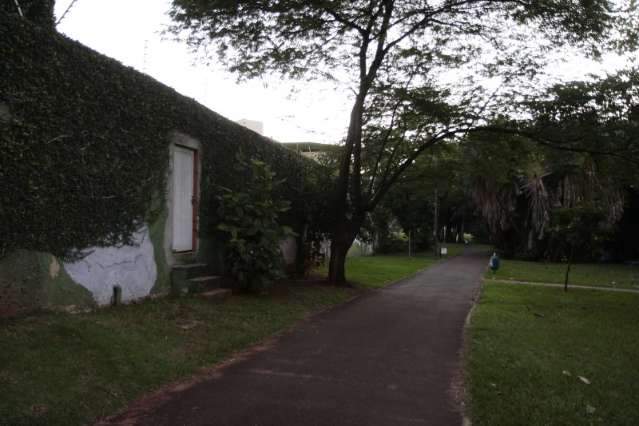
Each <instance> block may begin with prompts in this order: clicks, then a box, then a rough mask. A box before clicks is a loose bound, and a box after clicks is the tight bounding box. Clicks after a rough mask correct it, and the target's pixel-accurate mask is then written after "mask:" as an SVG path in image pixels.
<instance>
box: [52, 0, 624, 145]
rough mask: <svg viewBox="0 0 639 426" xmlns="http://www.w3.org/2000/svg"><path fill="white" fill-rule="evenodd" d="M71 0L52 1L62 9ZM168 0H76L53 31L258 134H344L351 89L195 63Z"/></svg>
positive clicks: (300, 138) (610, 60) (572, 75)
mask: <svg viewBox="0 0 639 426" xmlns="http://www.w3.org/2000/svg"><path fill="white" fill-rule="evenodd" d="M70 3H71V0H58V1H57V2H56V15H57V16H61V15H62V13H64V11H65V10H66V8H67V7H68V5H69V4H70ZM170 5H171V1H170V0H136V1H131V0H109V1H104V0H77V3H76V4H75V5H74V7H73V9H72V10H71V11H70V13H69V14H68V15H67V16H66V18H65V19H64V21H62V23H61V24H60V25H59V26H58V30H59V31H60V32H62V33H64V34H66V35H67V36H69V37H71V38H73V39H75V40H78V41H79V42H81V43H82V44H84V45H86V46H89V47H91V48H93V49H95V50H97V51H98V52H101V53H103V54H105V55H107V56H110V57H112V58H115V59H117V60H119V61H120V62H122V63H123V64H125V65H128V66H131V67H133V68H135V69H137V70H139V71H142V72H145V73H146V74H149V75H150V76H152V77H153V78H155V79H157V80H159V81H160V82H162V83H164V84H166V85H168V86H171V87H173V88H174V89H175V90H177V91H178V92H180V93H182V94H184V95H186V96H189V97H192V98H195V99H196V100H197V101H198V102H200V103H201V104H203V105H205V106H206V107H208V108H210V109H212V110H213V111H215V112H218V113H220V114H222V115H224V116H225V117H227V118H229V119H231V120H239V119H242V118H245V119H249V120H257V121H262V122H263V123H264V133H265V135H266V136H269V137H272V138H273V139H275V140H278V141H281V142H322V143H336V142H338V141H340V140H341V139H342V138H343V137H344V136H345V134H346V128H347V125H348V118H349V113H350V106H351V103H352V97H353V95H352V93H351V92H349V91H346V90H341V91H340V90H336V89H335V84H334V83H330V82H320V81H315V82H310V83H308V82H294V83H291V82H287V81H282V80H280V79H276V78H267V79H264V80H261V81H256V80H254V81H249V82H243V83H237V82H236V77H235V76H233V75H231V74H229V73H227V72H225V71H223V70H222V69H221V67H220V66H215V65H213V66H206V65H204V64H200V63H197V62H196V58H195V55H193V54H191V53H190V52H189V50H188V48H187V46H186V45H185V44H181V43H177V42H174V41H170V40H166V39H163V37H162V36H161V35H160V32H161V31H162V30H163V29H164V28H165V27H166V25H167V24H168V23H169V22H170V19H169V17H168V16H167V15H166V12H167V11H168V10H169V8H170ZM566 57H567V59H566V60H565V61H564V62H563V63H562V62H560V61H557V63H556V64H555V65H554V67H556V68H555V69H553V73H554V74H555V75H556V76H557V77H559V78H560V79H562V80H570V79H580V78H583V77H584V76H585V75H587V74H589V73H597V74H602V73H603V71H604V70H614V69H619V68H620V67H622V66H623V65H624V64H626V61H625V60H624V59H622V58H617V57H614V56H606V57H605V58H604V60H603V61H602V62H601V63H595V62H594V61H589V60H584V59H580V58H577V57H571V56H570V55H566Z"/></svg>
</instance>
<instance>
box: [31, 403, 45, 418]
mask: <svg viewBox="0 0 639 426" xmlns="http://www.w3.org/2000/svg"><path fill="white" fill-rule="evenodd" d="M47 411H49V407H48V406H47V405H45V404H34V405H32V406H31V412H32V413H33V414H35V415H36V416H41V415H43V414H46V413H47Z"/></svg>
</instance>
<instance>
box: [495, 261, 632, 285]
mask: <svg viewBox="0 0 639 426" xmlns="http://www.w3.org/2000/svg"><path fill="white" fill-rule="evenodd" d="M565 273H566V264H563V263H542V262H526V261H521V260H503V261H502V262H501V267H500V269H499V270H498V271H497V273H496V274H493V273H492V272H491V271H487V272H486V278H488V279H493V278H494V279H498V280H517V281H531V282H543V283H558V284H563V283H564V276H565ZM568 284H569V285H570V284H578V285H589V286H599V287H618V288H631V289H639V266H636V265H635V266H633V265H621V264H592V263H588V264H575V265H572V267H571V269H570V277H569V281H568Z"/></svg>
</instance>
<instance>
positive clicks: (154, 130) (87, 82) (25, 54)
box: [0, 13, 324, 257]
mask: <svg viewBox="0 0 639 426" xmlns="http://www.w3.org/2000/svg"><path fill="white" fill-rule="evenodd" d="M0 57H2V61H0V75H2V76H4V77H6V78H4V77H3V78H2V79H0V152H2V155H1V156H0V187H1V188H2V191H0V235H2V238H1V239H0V257H2V256H3V255H5V254H7V253H9V252H11V251H13V250H15V249H19V248H21V249H28V250H37V251H45V252H50V253H53V254H55V255H57V256H61V257H73V256H74V255H76V254H77V250H81V249H84V248H86V247H91V246H110V245H117V244H125V243H128V242H130V236H131V235H132V233H133V232H134V231H136V230H137V228H138V227H139V226H140V224H141V223H143V222H145V221H147V222H149V221H153V220H154V219H155V217H156V214H157V212H159V211H160V210H161V209H163V208H164V191H165V177H166V174H167V167H168V153H169V149H168V148H169V144H170V143H171V140H172V135H173V133H174V132H181V133H184V134H187V135H189V136H191V137H193V138H196V139H197V140H199V141H200V142H201V143H202V153H201V154H202V171H201V173H202V175H201V184H202V185H201V203H200V219H201V222H200V228H201V230H202V232H203V233H207V232H208V230H210V229H212V228H214V227H215V226H216V224H217V218H216V212H217V207H216V200H215V195H216V193H217V186H218V185H223V186H225V187H228V188H231V189H237V188H241V187H242V186H243V185H244V181H243V180H242V179H238V178H237V177H236V175H235V174H234V173H233V159H234V158H235V154H236V152H237V151H238V150H239V149H240V148H241V149H242V150H243V151H244V153H245V154H246V155H247V156H250V157H251V158H255V159H259V160H261V161H264V162H267V163H269V164H271V165H272V168H273V171H274V172H276V173H277V175H278V176H279V177H280V178H282V179H285V182H284V183H283V184H282V185H280V186H279V187H278V188H277V192H278V194H279V195H280V196H283V197H285V198H286V199H289V200H291V201H292V208H291V210H289V211H288V212H287V214H286V215H285V217H283V220H284V221H285V222H287V223H289V224H291V225H292V226H296V227H299V226H301V224H303V223H305V221H306V220H308V218H309V216H308V214H307V210H306V209H307V208H308V203H307V200H308V199H310V198H313V197H315V196H317V194H315V193H314V192H313V191H315V188H316V187H315V186H313V185H309V184H307V180H311V181H313V180H316V179H313V178H311V176H314V175H315V174H319V175H322V174H323V173H324V171H323V170H322V169H321V167H319V166H318V165H317V164H315V163H314V162H312V161H309V160H304V159H301V158H300V156H298V155H297V154H295V153H293V152H290V151H288V150H286V149H284V148H282V147H280V146H279V145H278V144H276V143H274V142H273V141H271V140H268V139H266V138H263V137H261V136H259V135H258V134H256V133H254V132H251V131H250V130H248V129H245V128H244V127H242V126H239V125H237V124H235V123H233V122H231V121H229V120H227V119H225V118H223V117H221V116H220V115H218V114H216V113H214V112H211V111H210V110H208V109H206V108H204V107H203V106H201V105H200V104H198V103H197V102H195V101H193V100H192V99H189V98H186V97H184V96H181V95H179V94H178V93H176V92H175V91H173V90H172V89H170V88H168V87H166V86H164V85H162V84H160V83H158V82H157V81H155V80H153V79H152V78H150V77H148V76H146V75H143V74H141V73H138V72H136V71H135V70H133V69H131V68H127V67H124V66H122V64H120V63H118V62H117V61H115V60H112V59H110V58H107V57H105V56H103V55H100V54H98V53H96V52H94V51H92V50H90V49H88V48H86V47H84V46H82V45H81V44H79V43H77V42H74V41H72V40H69V39H67V38H66V37H64V36H62V35H60V34H57V33H55V32H53V31H51V30H49V29H46V28H43V27H37V26H35V25H33V24H31V23H30V22H28V21H27V20H24V19H15V17H14V16H10V15H4V14H2V13H0ZM320 195H321V193H320Z"/></svg>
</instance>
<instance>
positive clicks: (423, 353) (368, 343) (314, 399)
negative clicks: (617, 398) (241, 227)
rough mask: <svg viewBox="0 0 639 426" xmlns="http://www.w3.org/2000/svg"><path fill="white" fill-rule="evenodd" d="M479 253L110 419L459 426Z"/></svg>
mask: <svg viewBox="0 0 639 426" xmlns="http://www.w3.org/2000/svg"><path fill="white" fill-rule="evenodd" d="M487 259H488V255H487V254H486V253H472V252H467V253H465V254H464V255H462V256H458V257H455V258H452V259H450V260H447V261H445V262H442V263H439V264H437V265H435V266H432V267H430V268H429V269H427V270H425V271H423V272H420V273H418V274H417V275H416V276H414V277H412V278H409V279H406V280H404V281H401V282H399V283H397V284H395V285H392V286H390V287H387V288H385V289H383V290H380V291H375V292H372V293H371V294H368V295H366V296H363V297H361V298H358V299H356V300H354V301H352V302H350V303H347V304H345V305H342V306H340V307H338V308H336V309H333V310H330V311H328V312H325V313H323V314H320V315H318V316H316V317H315V318H313V319H312V320H310V321H308V322H306V323H304V324H302V325H301V326H300V327H298V328H296V329H295V330H294V331H293V332H291V333H289V334H287V335H285V336H283V337H282V338H281V339H279V340H278V341H277V343H276V344H274V345H273V346H272V347H270V348H269V349H267V350H264V351H258V352H256V353H255V354H253V355H251V356H250V357H248V359H245V360H242V361H240V362H236V363H232V364H230V365H228V366H227V367H225V368H222V369H221V370H220V371H219V373H218V374H215V375H212V376H211V377H209V378H208V379H207V380H205V381H203V382H200V383H198V384H195V385H193V386H190V387H187V388H186V389H179V390H178V391H175V392H173V393H172V394H171V395H169V396H168V397H166V396H165V397H164V398H160V399H159V400H158V401H157V402H156V403H151V406H147V407H144V408H143V409H138V410H132V411H130V412H128V413H125V414H123V415H121V416H119V417H116V418H115V419H112V423H115V424H143V425H153V426H161V425H233V426H235V425H242V426H248V425H251V426H253V425H255V426H257V425H260V426H265V425H279V426H285V425H296V426H298V425H299V426H301V425H308V426H311V425H318V426H319V425H331V426H339V425H358V426H361V425H367V426H372V425H461V424H462V413H461V405H460V402H459V398H460V389H461V377H462V376H461V368H460V352H461V348H462V333H463V327H464V321H465V318H466V316H467V314H468V312H469V310H470V308H471V306H472V303H473V300H472V299H473V297H474V296H475V295H476V294H477V290H478V289H479V286H480V281H481V274H482V272H483V271H484V269H485V267H486V264H487ZM147 405H148V404H147Z"/></svg>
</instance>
